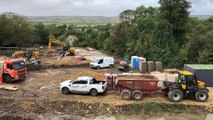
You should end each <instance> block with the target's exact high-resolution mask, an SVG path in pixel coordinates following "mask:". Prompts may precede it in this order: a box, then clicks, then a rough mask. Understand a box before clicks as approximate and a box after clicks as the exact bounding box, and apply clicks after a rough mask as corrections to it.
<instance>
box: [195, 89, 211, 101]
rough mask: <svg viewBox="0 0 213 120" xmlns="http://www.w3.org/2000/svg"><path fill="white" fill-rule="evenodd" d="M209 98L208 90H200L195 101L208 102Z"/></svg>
mask: <svg viewBox="0 0 213 120" xmlns="http://www.w3.org/2000/svg"><path fill="white" fill-rule="evenodd" d="M208 98H209V94H208V91H207V90H199V91H197V92H196V94H195V99H196V100H197V101H199V102H206V101H207V100H208Z"/></svg>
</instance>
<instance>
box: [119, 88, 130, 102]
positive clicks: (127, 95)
mask: <svg viewBox="0 0 213 120" xmlns="http://www.w3.org/2000/svg"><path fill="white" fill-rule="evenodd" d="M121 98H122V99H124V100H129V99H131V92H130V91H129V90H122V92H121Z"/></svg>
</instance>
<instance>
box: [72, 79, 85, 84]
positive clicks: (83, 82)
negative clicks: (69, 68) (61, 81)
mask: <svg viewBox="0 0 213 120" xmlns="http://www.w3.org/2000/svg"><path fill="white" fill-rule="evenodd" d="M72 84H87V81H86V80H78V81H74V82H73V83H72Z"/></svg>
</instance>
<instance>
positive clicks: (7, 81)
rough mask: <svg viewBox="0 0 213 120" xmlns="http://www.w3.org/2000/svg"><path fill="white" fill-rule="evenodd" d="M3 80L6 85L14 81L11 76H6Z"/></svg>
mask: <svg viewBox="0 0 213 120" xmlns="http://www.w3.org/2000/svg"><path fill="white" fill-rule="evenodd" d="M3 80H4V82H6V83H10V82H11V81H12V79H11V77H10V76H9V75H6V76H4V78H3Z"/></svg>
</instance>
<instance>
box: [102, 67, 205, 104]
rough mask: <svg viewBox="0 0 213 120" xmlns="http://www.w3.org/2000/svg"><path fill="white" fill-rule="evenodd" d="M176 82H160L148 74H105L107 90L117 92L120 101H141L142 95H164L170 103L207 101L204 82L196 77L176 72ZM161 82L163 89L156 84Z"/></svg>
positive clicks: (181, 71)
mask: <svg viewBox="0 0 213 120" xmlns="http://www.w3.org/2000/svg"><path fill="white" fill-rule="evenodd" d="M178 74H179V75H178V79H177V80H176V82H170V81H160V80H158V79H157V78H156V77H154V76H152V75H150V74H138V73H136V74H134V73H123V74H106V76H105V78H106V79H105V80H106V81H107V84H108V85H107V89H108V90H118V91H119V92H120V95H121V98H122V99H126V100H129V99H135V100H141V99H142V98H143V96H144V94H164V95H166V96H168V98H169V100H170V101H172V102H180V101H181V100H182V99H183V98H193V99H195V100H196V101H199V102H205V101H207V100H208V96H209V95H208V89H207V88H206V85H205V83H204V82H201V81H198V80H197V79H196V75H194V74H193V73H191V72H189V71H183V70H179V71H178ZM159 82H163V87H159V86H158V83H159Z"/></svg>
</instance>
